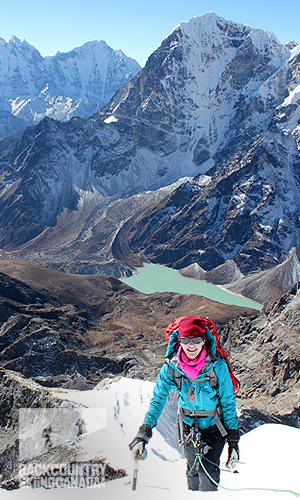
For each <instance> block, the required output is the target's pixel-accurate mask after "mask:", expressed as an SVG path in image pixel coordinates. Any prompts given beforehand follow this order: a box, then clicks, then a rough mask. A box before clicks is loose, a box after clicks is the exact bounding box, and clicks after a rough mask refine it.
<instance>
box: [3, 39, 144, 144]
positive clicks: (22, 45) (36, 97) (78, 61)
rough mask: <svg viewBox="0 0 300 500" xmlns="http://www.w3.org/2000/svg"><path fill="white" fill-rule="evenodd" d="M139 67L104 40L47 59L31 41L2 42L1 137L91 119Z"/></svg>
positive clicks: (12, 40)
mask: <svg viewBox="0 0 300 500" xmlns="http://www.w3.org/2000/svg"><path fill="white" fill-rule="evenodd" d="M140 69H141V67H140V66H139V64H138V63H137V62H136V61H135V60H134V59H131V58H130V57H127V56H126V55H125V54H124V53H123V52H122V51H121V50H113V49H112V48H111V47H109V46H108V45H107V44H106V43H105V42H104V41H102V40H99V41H96V40H94V41H92V42H87V43H86V44H84V45H83V46H81V47H76V48H74V49H73V50H71V51H70V52H67V53H62V52H57V53H55V54H54V55H51V56H46V57H42V56H41V54H40V53H39V51H38V50H37V49H36V48H35V47H33V46H32V45H30V44H29V43H28V42H26V40H24V39H19V38H17V37H16V36H12V37H11V39H10V40H9V41H8V42H6V41H5V40H3V39H2V38H0V80H1V90H0V117H1V119H0V123H1V125H0V138H2V137H5V136H7V135H9V134H13V133H16V132H19V131H22V130H24V129H25V128H26V127H28V126H30V125H34V124H37V123H38V122H39V121H41V120H42V119H43V118H44V117H45V116H48V117H50V118H55V119H56V120H60V121H67V120H69V119H70V118H71V117H72V116H81V117H82V118H88V117H89V116H91V115H93V114H94V113H95V112H96V111H98V110H99V109H101V108H102V107H103V106H104V105H105V104H107V103H108V102H109V101H110V99H111V97H112V96H113V95H114V94H115V92H116V91H117V90H118V89H119V88H120V87H121V86H122V85H124V83H126V82H127V81H129V80H130V79H131V78H132V77H133V76H135V75H136V73H138V72H139V71H140Z"/></svg>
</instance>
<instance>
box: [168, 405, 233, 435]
mask: <svg viewBox="0 0 300 500" xmlns="http://www.w3.org/2000/svg"><path fill="white" fill-rule="evenodd" d="M221 416H222V408H221V407H220V406H218V407H217V408H216V409H215V410H211V411H200V410H199V411H198V410H195V411H192V410H187V409H185V408H182V407H181V406H180V407H179V409H178V428H179V444H183V442H184V436H183V420H184V417H189V418H193V419H194V429H195V432H196V433H197V432H198V418H203V417H213V418H214V421H215V424H216V426H217V428H218V429H219V431H220V434H221V436H222V437H225V436H227V431H226V429H225V427H224V425H223V424H222V422H221V420H220V417H221Z"/></svg>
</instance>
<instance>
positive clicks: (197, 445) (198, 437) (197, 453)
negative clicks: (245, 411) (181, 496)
mask: <svg viewBox="0 0 300 500" xmlns="http://www.w3.org/2000/svg"><path fill="white" fill-rule="evenodd" d="M189 441H191V442H192V444H193V446H194V449H195V460H194V463H193V465H192V467H191V469H190V470H189V472H188V475H190V474H191V472H192V470H193V468H194V467H195V466H196V463H197V461H199V463H200V465H201V467H202V469H203V471H204V473H205V474H206V475H207V477H208V478H209V479H210V481H211V482H212V483H213V484H214V485H215V486H217V487H219V488H221V489H222V490H227V491H272V492H275V493H290V494H291V495H294V496H296V497H297V498H300V493H297V492H296V491H292V490H281V489H276V488H251V487H250V488H228V487H225V486H222V485H221V484H219V483H217V481H215V480H214V479H213V478H212V477H211V475H210V474H209V472H208V471H207V469H206V468H205V466H204V464H203V459H204V460H206V461H207V462H209V463H211V464H212V465H215V466H216V467H217V468H218V469H219V470H223V469H221V468H220V467H219V466H218V464H215V463H213V462H211V461H210V460H208V459H207V458H206V457H205V456H204V455H203V454H202V453H201V452H200V445H201V435H200V433H199V432H197V433H196V435H195V439H193V431H192V429H191V432H190V434H189V435H188V436H187V440H186V442H189ZM228 472H229V471H228ZM232 472H235V471H232Z"/></svg>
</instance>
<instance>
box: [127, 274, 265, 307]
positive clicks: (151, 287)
mask: <svg viewBox="0 0 300 500" xmlns="http://www.w3.org/2000/svg"><path fill="white" fill-rule="evenodd" d="M138 271H139V273H138V274H135V275H133V276H131V277H130V278H126V279H123V280H121V281H123V283H126V285H129V286H131V287H132V288H135V289H136V290H138V291H139V292H142V293H146V294H150V293H155V292H176V293H182V294H195V295H202V297H206V298H207V299H211V300H216V301H217V302H222V303H223V304H229V305H236V306H242V307H251V308H253V309H258V310H260V309H261V308H262V306H261V305H260V304H258V303H257V302H254V301H252V300H250V299H246V298H245V297H241V296H240V295H234V294H231V293H228V292H226V290H223V289H221V288H219V287H218V286H215V285H212V284H211V283H206V282H205V281H199V280H194V279H191V278H184V277H183V276H181V275H180V274H179V272H178V271H176V270H175V269H170V268H168V267H164V266H159V265H157V264H146V265H145V267H140V268H139V269H138Z"/></svg>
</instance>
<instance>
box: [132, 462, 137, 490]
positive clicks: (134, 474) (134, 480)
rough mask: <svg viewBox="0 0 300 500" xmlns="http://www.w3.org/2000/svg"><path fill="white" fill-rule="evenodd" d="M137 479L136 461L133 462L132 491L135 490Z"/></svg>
mask: <svg viewBox="0 0 300 500" xmlns="http://www.w3.org/2000/svg"><path fill="white" fill-rule="evenodd" d="M137 477H138V460H134V467H133V478H132V489H133V490H136V483H137Z"/></svg>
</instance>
